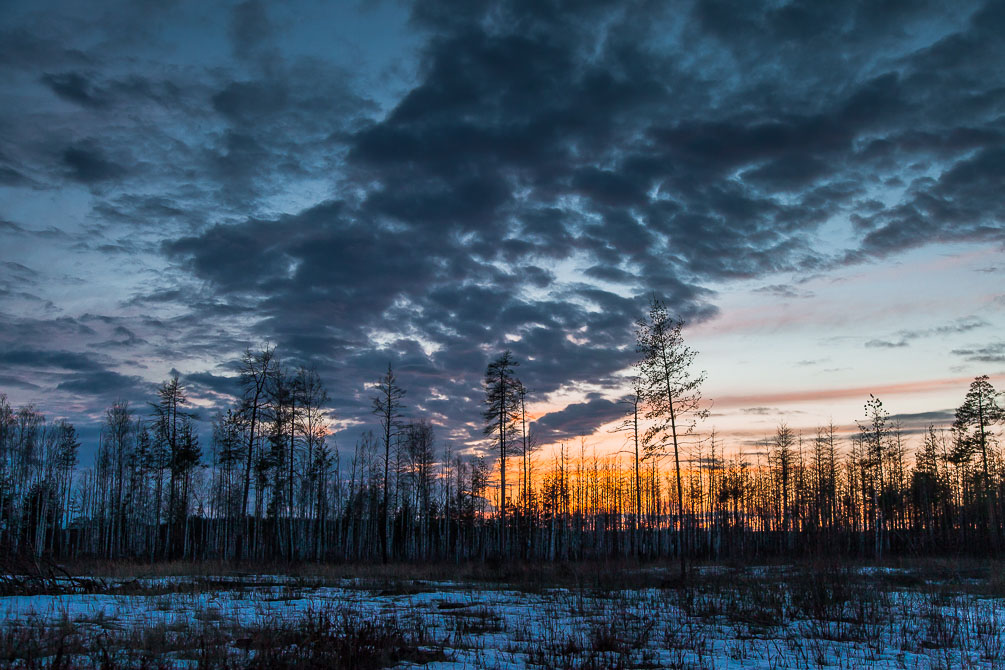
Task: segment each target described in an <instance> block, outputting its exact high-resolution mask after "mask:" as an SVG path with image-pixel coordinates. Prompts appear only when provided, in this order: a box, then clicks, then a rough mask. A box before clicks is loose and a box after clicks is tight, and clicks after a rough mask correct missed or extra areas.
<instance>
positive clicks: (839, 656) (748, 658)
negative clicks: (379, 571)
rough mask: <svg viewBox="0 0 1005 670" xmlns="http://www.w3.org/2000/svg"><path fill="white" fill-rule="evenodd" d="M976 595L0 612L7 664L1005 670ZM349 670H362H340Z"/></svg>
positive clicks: (366, 598) (604, 591)
mask: <svg viewBox="0 0 1005 670" xmlns="http://www.w3.org/2000/svg"><path fill="white" fill-rule="evenodd" d="M668 584H669V583H668ZM974 586H975V585H974V584H968V583H966V581H963V582H960V581H956V582H952V581H950V582H947V583H941V582H938V581H931V580H921V579H919V578H917V577H914V576H912V575H910V574H908V573H901V572H898V571H889V570H868V569H866V570H856V571H854V572H849V571H836V570H832V571H827V572H809V571H799V572H796V571H790V570H785V569H780V568H771V569H767V568H765V569H760V570H758V569H745V570H727V569H706V570H705V571H704V572H702V573H700V574H698V575H696V576H695V578H694V580H693V585H692V586H691V587H689V588H681V587H679V586H675V585H667V586H665V587H663V588H661V587H659V586H650V587H645V588H616V587H610V588H597V586H596V584H594V585H593V586H589V587H588V586H582V585H580V586H572V587H564V588H540V587H534V588H528V587H526V586H524V587H522V588H518V587H516V586H514V585H508V586H507V585H500V584H498V583H493V584H486V583H471V582H450V581H446V582H444V581H422V580H412V579H401V580H394V581H391V582H387V581H385V582H384V583H379V584H378V583H375V582H372V581H367V580H359V579H355V580H354V579H342V580H332V579H326V580H321V579H312V578H303V577H298V578H292V577H282V576H272V575H268V576H264V575H263V576H250V575H242V576H233V575H231V576H220V577H205V576H200V577H160V578H146V579H144V578H140V579H131V580H126V581H118V582H116V581H109V582H106V583H104V584H103V585H102V586H101V588H95V589H89V590H93V591H96V592H76V593H63V594H50V595H31V596H23V595H22V596H19V595H10V596H6V597H0V613H2V617H3V622H4V623H3V639H2V642H3V647H4V649H3V655H2V656H0V663H3V664H4V666H5V667H91V666H94V667H109V668H115V667H193V668H196V667H233V668H241V667H311V666H312V665H313V666H315V667H382V666H383V667H386V666H398V667H414V666H417V665H426V666H427V667H440V668H524V667H533V668H765V669H771V670H773V669H776V668H777V669H781V668H947V669H948V668H968V667H974V668H998V667H1005V631H1003V630H1002V629H1003V626H1005V599H1002V598H1001V597H999V596H995V595H988V594H986V593H982V592H981V589H980V588H971V587H974ZM977 586H979V585H977ZM312 645H314V647H317V648H316V649H315V648H314V647H312ZM370 647H378V649H376V650H374V649H371V648H370ZM381 647H386V648H387V649H380V648H381ZM388 650H390V651H388ZM270 654H271V655H270ZM368 654H369V655H368ZM350 656H352V657H353V658H354V659H355V661H358V663H357V665H350V664H349V663H348V662H346V663H344V664H342V665H341V666H340V665H339V664H340V663H341V661H339V660H338V659H340V658H341V659H343V660H345V659H347V658H348V657H350ZM368 659H369V660H368ZM284 664H285V665H284Z"/></svg>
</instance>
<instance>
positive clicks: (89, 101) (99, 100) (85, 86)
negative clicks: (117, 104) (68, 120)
mask: <svg viewBox="0 0 1005 670" xmlns="http://www.w3.org/2000/svg"><path fill="white" fill-rule="evenodd" d="M42 82H43V83H44V84H45V85H46V86H48V87H49V88H51V89H52V92H53V93H55V94H56V95H58V96H59V97H61V98H63V99H64V100H68V101H70V102H74V103H76V104H78V105H82V106H84V107H95V108H101V107H105V106H107V104H108V100H107V98H106V95H105V93H104V92H103V91H100V90H98V89H97V88H95V86H94V85H93V84H92V83H91V82H90V81H88V79H87V78H86V77H85V76H84V75H82V74H81V73H79V72H65V73H59V74H44V75H42Z"/></svg>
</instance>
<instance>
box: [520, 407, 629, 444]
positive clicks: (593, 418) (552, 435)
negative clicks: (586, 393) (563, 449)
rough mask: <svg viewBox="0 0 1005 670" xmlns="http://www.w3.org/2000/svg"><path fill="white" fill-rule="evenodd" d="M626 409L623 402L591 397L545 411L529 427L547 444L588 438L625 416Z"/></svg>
mask: <svg viewBox="0 0 1005 670" xmlns="http://www.w3.org/2000/svg"><path fill="white" fill-rule="evenodd" d="M628 410H629V406H628V405H626V404H625V403H622V402H617V401H614V400H608V399H606V398H600V397H593V398H589V399H588V400H587V401H586V402H581V403H572V404H571V405H569V406H568V407H566V408H565V409H562V410H559V411H557V412H551V413H550V414H546V415H545V416H543V417H542V418H540V419H538V420H537V421H534V422H533V423H531V424H530V430H531V432H532V433H534V434H535V435H536V436H537V437H538V438H539V439H541V440H543V441H544V442H546V443H550V442H557V441H561V440H570V439H573V438H576V437H587V436H589V435H593V433H594V432H596V430H597V429H598V428H600V427H601V426H603V425H605V424H607V423H611V422H612V421H617V420H618V419H621V418H624V416H625V415H626V414H627V413H628Z"/></svg>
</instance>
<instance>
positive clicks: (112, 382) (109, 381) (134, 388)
mask: <svg viewBox="0 0 1005 670" xmlns="http://www.w3.org/2000/svg"><path fill="white" fill-rule="evenodd" d="M56 390H58V391H69V392H72V393H77V394H80V395H85V396H92V397H93V396H97V397H101V398H115V399H117V398H127V397H128V398H136V397H140V398H142V397H143V396H144V395H146V394H148V393H149V392H150V391H152V390H153V387H152V385H151V384H149V383H147V382H145V381H143V379H142V378H140V377H137V376H134V375H122V374H119V373H118V372H113V371H111V370H103V371H101V372H83V373H77V374H72V375H67V376H66V377H65V378H64V380H63V381H61V382H59V384H57V385H56Z"/></svg>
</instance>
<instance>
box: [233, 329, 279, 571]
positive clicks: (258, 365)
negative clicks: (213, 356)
mask: <svg viewBox="0 0 1005 670" xmlns="http://www.w3.org/2000/svg"><path fill="white" fill-rule="evenodd" d="M275 352H276V348H275V347H272V346H269V345H268V344H266V345H265V346H263V347H262V348H261V350H260V351H252V350H251V349H250V348H249V349H247V350H246V351H245V352H244V356H243V357H242V358H241V374H240V382H241V413H242V414H243V415H244V416H245V417H247V422H248V448H247V452H246V453H245V459H246V461H245V468H244V488H243V492H242V494H241V518H240V521H239V523H238V525H237V546H236V548H235V550H236V559H237V561H238V562H240V561H241V558H242V555H243V552H244V538H245V534H246V526H247V523H248V495H249V492H250V490H251V471H252V468H253V466H254V457H255V437H256V430H257V429H258V424H259V421H260V419H261V410H262V406H263V405H264V404H265V400H266V390H267V384H268V381H269V378H270V376H271V374H272V368H273V357H274V355H275Z"/></svg>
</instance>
